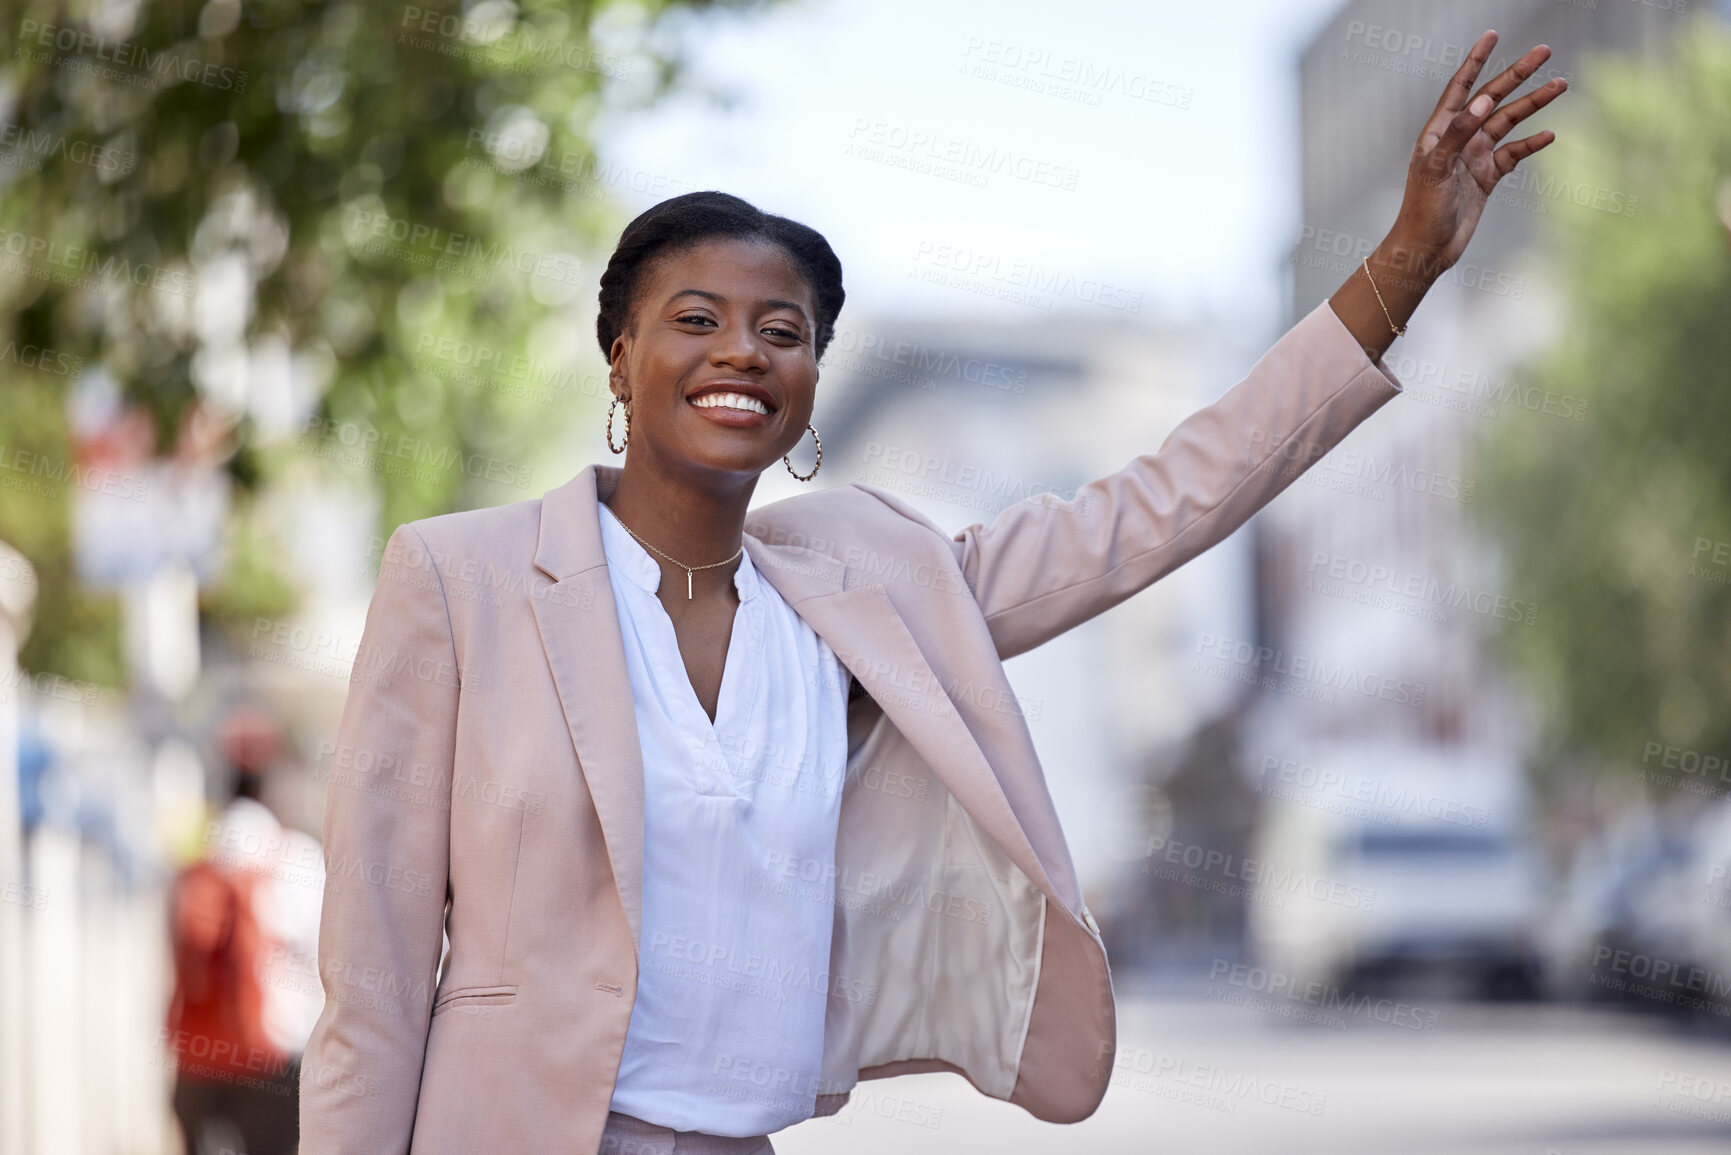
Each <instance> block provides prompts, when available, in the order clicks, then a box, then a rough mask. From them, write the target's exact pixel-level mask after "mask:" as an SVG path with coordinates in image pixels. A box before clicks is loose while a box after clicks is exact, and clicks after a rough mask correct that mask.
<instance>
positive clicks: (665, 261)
mask: <svg viewBox="0 0 1731 1155" xmlns="http://www.w3.org/2000/svg"><path fill="white" fill-rule="evenodd" d="M815 327H816V306H815V302H814V295H813V293H812V291H811V286H809V285H808V284H806V282H805V279H804V278H803V277H801V276H800V275H799V272H798V271H797V270H796V268H795V267H794V264H793V262H792V261H791V260H790V259H789V258H788V256H787V254H786V253H785V252H784V251H783V250H782V249H781V248H780V247H779V246H777V245H775V244H772V243H769V242H765V241H748V240H739V239H735V238H717V239H714V240H708V241H703V242H700V243H698V244H697V245H695V246H693V247H691V248H688V249H682V250H678V251H675V252H671V253H665V254H663V255H661V256H659V257H658V258H656V259H655V260H654V261H653V262H652V263H650V264H649V265H647V266H646V267H645V268H644V269H643V271H642V273H641V280H640V281H639V283H638V284H637V286H636V287H635V291H634V293H633V301H632V312H631V321H630V324H629V325H628V326H627V328H626V330H625V332H623V333H621V334H620V335H619V337H618V338H617V339H615V340H614V342H613V349H612V370H611V375H610V385H611V387H612V390H613V393H614V395H615V396H616V397H620V398H622V399H624V400H626V401H627V402H628V403H629V405H630V409H631V440H630V450H629V455H628V457H627V458H626V465H627V467H628V468H629V466H630V464H631V462H632V461H637V462H639V463H640V464H639V468H644V467H650V468H653V469H654V470H656V471H663V470H665V471H668V472H670V473H682V474H690V475H704V474H708V475H711V476H712V477H713V478H714V479H715V480H720V478H719V477H716V476H715V475H728V476H729V477H732V478H734V479H738V478H739V477H741V476H744V475H749V476H751V477H753V478H755V477H756V476H757V475H758V474H759V473H762V472H763V471H764V470H765V469H767V468H768V467H769V466H771V465H773V464H774V463H775V462H776V461H778V460H780V459H781V457H782V455H783V454H786V453H788V452H789V451H790V450H792V448H793V447H794V445H795V444H797V443H798V441H799V439H800V437H801V436H802V435H803V434H804V433H805V427H806V423H807V422H808V421H810V420H811V410H812V402H813V400H814V398H815V396H816V392H817V377H818V368H817V355H816V350H815V345H814V343H813V337H814V332H815Z"/></svg>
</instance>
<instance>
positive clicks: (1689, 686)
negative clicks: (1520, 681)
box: [1481, 20, 1731, 790]
mask: <svg viewBox="0 0 1731 1155" xmlns="http://www.w3.org/2000/svg"><path fill="white" fill-rule="evenodd" d="M1583 75H1584V77H1585V78H1586V81H1587V82H1586V83H1583V84H1582V85H1581V91H1580V92H1579V93H1577V94H1576V95H1575V96H1574V97H1573V100H1574V102H1575V103H1574V104H1572V105H1570V106H1569V107H1568V108H1567V109H1565V110H1564V113H1563V115H1564V116H1565V117H1566V118H1567V119H1566V120H1564V121H1563V122H1561V123H1559V124H1558V125H1557V132H1558V136H1557V141H1556V144H1555V145H1554V146H1553V147H1552V148H1550V149H1548V150H1546V152H1545V153H1544V154H1543V155H1542V156H1541V157H1540V158H1536V159H1539V160H1541V161H1542V164H1541V170H1542V171H1544V172H1546V173H1549V174H1552V175H1555V176H1559V177H1561V178H1562V179H1564V180H1566V181H1569V182H1571V184H1572V185H1573V186H1577V187H1586V188H1589V189H1617V190H1624V191H1626V192H1627V193H1629V194H1632V195H1635V196H1638V197H1639V208H1638V210H1637V211H1636V212H1635V213H1634V215H1633V216H1627V215H1619V214H1614V213H1609V212H1571V213H1556V214H1553V215H1550V216H1548V217H1547V218H1546V220H1547V221H1548V222H1549V226H1550V228H1549V236H1548V238H1547V241H1548V247H1549V249H1550V250H1551V251H1550V253H1549V254H1548V256H1549V258H1550V259H1551V260H1554V261H1555V262H1556V265H1555V268H1556V271H1557V283H1559V284H1560V285H1561V286H1563V287H1564V298H1563V306H1564V313H1563V317H1562V329H1561V332H1560V334H1559V340H1557V341H1556V342H1555V343H1554V345H1552V346H1551V347H1549V348H1548V349H1547V350H1546V352H1545V354H1544V355H1543V356H1542V357H1541V358H1538V359H1535V360H1534V362H1533V363H1532V365H1531V375H1532V377H1533V380H1534V384H1535V385H1537V386H1539V387H1540V388H1543V389H1547V390H1552V391H1555V392H1557V393H1562V394H1571V395H1573V396H1575V397H1580V398H1584V399H1586V401H1587V403H1588V405H1589V406H1590V409H1591V417H1590V419H1589V420H1587V421H1585V422H1583V423H1582V425H1581V428H1580V431H1579V436H1578V437H1563V438H1557V437H1534V436H1532V435H1531V433H1530V431H1527V430H1525V429H1523V427H1522V426H1521V425H1520V424H1519V423H1503V424H1502V425H1501V426H1500V427H1499V429H1498V430H1497V432H1496V434H1495V435H1494V436H1493V437H1492V438H1491V439H1490V441H1489V443H1488V444H1487V445H1486V446H1485V447H1484V463H1483V464H1484V467H1485V470H1486V475H1487V477H1488V478H1489V479H1490V480H1491V481H1492V482H1493V484H1494V492H1495V493H1496V494H1497V495H1498V497H1497V499H1496V500H1495V501H1494V502H1489V503H1485V504H1484V505H1483V506H1482V507H1481V508H1482V509H1483V510H1484V511H1485V513H1486V514H1487V515H1488V516H1489V517H1490V518H1491V520H1492V522H1493V526H1492V528H1493V530H1494V532H1495V533H1496V534H1497V535H1498V536H1499V537H1500V539H1501V542H1502V544H1503V547H1504V549H1505V551H1506V556H1507V558H1508V561H1509V565H1510V567H1511V577H1510V581H1511V584H1512V585H1513V586H1514V587H1515V588H1519V589H1523V590H1530V591H1531V596H1532V597H1533V598H1534V599H1535V600H1536V601H1537V602H1538V603H1539V604H1541V605H1543V606H1544V607H1545V613H1544V614H1542V615H1540V616H1539V618H1538V621H1537V623H1536V625H1535V626H1534V627H1533V628H1531V629H1526V630H1515V631H1508V632H1506V633H1505V634H1504V635H1502V640H1503V641H1504V642H1505V643H1506V644H1507V645H1508V647H1509V650H1510V656H1512V657H1513V658H1514V659H1515V661H1516V662H1517V663H1518V665H1519V666H1520V667H1522V668H1524V669H1525V670H1526V671H1527V672H1529V673H1530V674H1532V675H1533V677H1534V683H1533V684H1534V685H1535V686H1536V687H1537V689H1538V690H1539V692H1540V693H1541V694H1542V695H1543V696H1544V697H1545V699H1546V701H1545V705H1546V707H1547V710H1546V714H1547V716H1548V717H1549V718H1550V719H1551V720H1552V722H1553V728H1552V730H1551V732H1550V734H1549V736H1548V743H1547V745H1548V751H1547V753H1546V756H1545V763H1546V764H1547V765H1548V766H1549V767H1550V769H1551V770H1552V772H1556V771H1558V770H1563V769H1565V768H1566V767H1568V766H1571V765H1578V764H1579V763H1580V762H1581V761H1583V760H1584V761H1586V762H1588V763H1589V764H1593V765H1597V766H1599V767H1601V768H1604V769H1607V770H1609V771H1611V772H1613V773H1621V774H1625V775H1627V776H1633V775H1634V774H1635V773H1636V772H1638V771H1639V769H1640V767H1641V763H1642V759H1643V752H1644V751H1645V750H1646V749H1647V744H1648V743H1651V742H1659V743H1662V744H1665V745H1669V746H1674V747H1679V748H1682V749H1685V750H1694V751H1698V752H1712V753H1715V754H1719V755H1723V754H1724V752H1725V751H1727V750H1731V708H1728V703H1731V599H1727V598H1726V596H1725V592H1726V589H1727V574H1728V571H1731V566H1728V565H1727V564H1726V561H1727V555H1728V553H1731V256H1728V254H1731V35H1727V33H1726V32H1725V30H1724V27H1723V26H1722V25H1721V24H1718V23H1716V22H1713V21H1707V20H1700V21H1697V22H1696V23H1695V24H1694V26H1693V33H1692V35H1690V36H1688V37H1685V38H1682V39H1681V40H1680V42H1679V52H1678V54H1677V55H1676V56H1675V57H1674V58H1670V59H1666V60H1663V61H1656V62H1648V63H1642V62H1641V61H1640V60H1639V59H1637V58H1633V57H1627V58H1616V57H1603V58H1600V59H1597V60H1592V61H1589V62H1588V63H1587V65H1586V66H1585V67H1584V68H1583ZM1715 554H1716V555H1717V561H1715ZM1537 769H1539V770H1540V771H1541V773H1543V771H1544V769H1545V767H1544V766H1540V767H1537ZM1653 788H1654V789H1655V790H1658V787H1657V786H1655V787H1653Z"/></svg>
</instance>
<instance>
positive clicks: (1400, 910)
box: [1249, 743, 1543, 997]
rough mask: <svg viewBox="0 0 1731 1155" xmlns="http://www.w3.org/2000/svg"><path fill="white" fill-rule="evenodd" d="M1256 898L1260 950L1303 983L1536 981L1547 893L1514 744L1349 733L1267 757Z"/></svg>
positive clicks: (1495, 991)
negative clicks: (1349, 740) (1498, 749)
mask: <svg viewBox="0 0 1731 1155" xmlns="http://www.w3.org/2000/svg"><path fill="white" fill-rule="evenodd" d="M1261 772H1262V780H1261V782H1260V783H1259V787H1258V788H1259V790H1260V791H1261V793H1262V795H1263V797H1264V799H1265V807H1264V811H1263V821H1262V825H1261V827H1260V830H1259V833H1258V837H1257V839H1256V848H1257V849H1256V853H1257V856H1258V862H1257V864H1256V869H1255V877H1256V881H1257V883H1258V886H1257V893H1256V894H1255V895H1254V896H1253V901H1251V903H1250V904H1249V912H1250V913H1249V931H1250V939H1251V946H1252V949H1253V950H1254V952H1255V954H1256V956H1257V961H1258V962H1259V963H1260V964H1261V965H1263V966H1265V967H1267V968H1269V969H1270V970H1275V971H1279V972H1281V973H1283V974H1286V975H1288V976H1289V977H1290V979H1291V980H1292V981H1293V982H1296V983H1306V982H1320V983H1323V984H1325V985H1332V986H1339V987H1343V988H1365V987H1372V986H1378V985H1386V984H1388V983H1394V982H1401V983H1403V984H1411V983H1415V982H1416V983H1422V984H1423V986H1424V987H1425V989H1427V990H1428V991H1430V992H1432V993H1437V994H1445V995H1451V996H1452V995H1475V996H1488V997H1502V996H1516V997H1528V996H1531V995H1533V994H1536V993H1537V989H1538V978H1539V974H1540V969H1539V954H1538V949H1537V946H1538V944H1537V942H1536V941H1535V931H1536V928H1537V923H1538V919H1539V915H1540V913H1541V904H1542V898H1543V896H1542V892H1541V885H1540V873H1539V870H1538V863H1537V859H1536V857H1535V856H1534V855H1533V853H1532V852H1531V850H1530V849H1529V847H1528V845H1527V842H1526V838H1525V834H1524V829H1525V809H1526V807H1525V798H1526V793H1525V788H1524V787H1525V782H1524V779H1523V777H1522V775H1521V771H1520V767H1519V766H1518V765H1516V764H1515V763H1514V762H1513V761H1512V760H1510V759H1509V758H1508V757H1507V756H1503V755H1496V754H1492V753H1489V752H1486V751H1483V750H1476V749H1470V748H1460V747H1420V746H1412V745H1404V744H1393V743H1378V744H1372V743H1360V744H1353V745H1338V746H1334V747H1332V748H1330V749H1328V750H1326V751H1322V752H1318V753H1317V754H1316V756H1314V757H1311V758H1305V759H1277V758H1272V757H1271V758H1266V759H1264V761H1263V765H1262V767H1261Z"/></svg>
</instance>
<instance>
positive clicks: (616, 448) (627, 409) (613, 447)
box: [607, 397, 631, 453]
mask: <svg viewBox="0 0 1731 1155" xmlns="http://www.w3.org/2000/svg"><path fill="white" fill-rule="evenodd" d="M619 405H620V400H619V398H617V397H615V398H614V399H613V404H612V405H609V406H608V407H607V448H609V449H611V450H613V452H615V453H624V452H625V447H626V446H627V445H630V444H631V406H629V405H627V406H625V440H624V441H622V442H620V443H619V444H618V445H614V444H613V410H614V409H615V408H617V407H618V406H619Z"/></svg>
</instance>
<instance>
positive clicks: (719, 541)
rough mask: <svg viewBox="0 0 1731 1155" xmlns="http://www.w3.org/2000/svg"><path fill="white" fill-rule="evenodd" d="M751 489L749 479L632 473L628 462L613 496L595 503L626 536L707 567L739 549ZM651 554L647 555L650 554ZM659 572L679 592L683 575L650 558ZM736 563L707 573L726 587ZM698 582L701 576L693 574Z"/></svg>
mask: <svg viewBox="0 0 1731 1155" xmlns="http://www.w3.org/2000/svg"><path fill="white" fill-rule="evenodd" d="M756 487H757V478H756V477H755V476H752V477H748V478H744V479H741V480H739V481H738V482H736V483H734V484H731V485H728V484H720V485H718V484H716V482H715V479H713V478H704V479H701V480H700V479H697V478H693V477H683V476H679V475H676V474H672V473H669V472H666V471H651V470H649V469H645V468H639V469H637V470H635V471H634V470H633V469H632V468H631V463H630V461H629V460H628V461H627V462H626V465H625V468H624V469H623V470H621V471H620V476H619V480H618V482H617V484H615V485H614V487H613V492H611V493H609V494H607V495H606V496H605V497H603V498H602V499H601V501H602V503H603V504H604V505H606V506H607V508H608V509H611V510H612V511H613V514H614V516H615V517H617V518H618V519H619V520H620V521H621V522H623V523H624V524H625V525H626V526H627V527H628V528H629V529H630V530H631V532H632V533H634V534H636V535H637V536H638V537H640V538H642V539H643V540H644V541H646V542H648V543H649V544H650V545H652V546H654V547H655V548H656V549H658V550H661V551H663V552H664V553H667V554H669V555H671V556H672V557H675V558H678V559H679V561H680V562H682V563H684V564H685V565H690V566H700V565H709V564H711V563H713V562H717V561H720V560H722V559H723V558H726V557H729V556H731V555H732V554H733V553H734V552H735V551H736V550H738V549H739V547H740V544H741V536H742V534H743V533H744V530H745V513H746V509H747V507H748V506H749V505H750V504H751V495H752V492H753V490H755V489H756ZM651 552H652V553H653V551H651ZM656 560H657V561H658V562H660V563H661V565H662V569H663V572H664V573H665V574H669V575H671V576H676V577H677V578H678V583H679V587H680V589H681V590H682V591H683V590H684V588H685V571H684V570H683V569H680V568H678V567H676V566H673V565H672V564H671V563H670V562H668V560H667V559H666V558H663V557H660V556H659V555H656ZM737 568H738V562H737V561H735V562H734V563H733V564H732V565H727V566H717V567H716V568H715V569H712V570H709V571H707V573H708V575H709V576H710V577H711V578H712V579H713V578H718V577H724V578H726V579H728V580H729V581H731V579H732V576H733V572H734V570H735V569H737ZM697 576H698V578H700V579H701V578H703V577H704V574H703V573H699V574H698V575H697Z"/></svg>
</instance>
